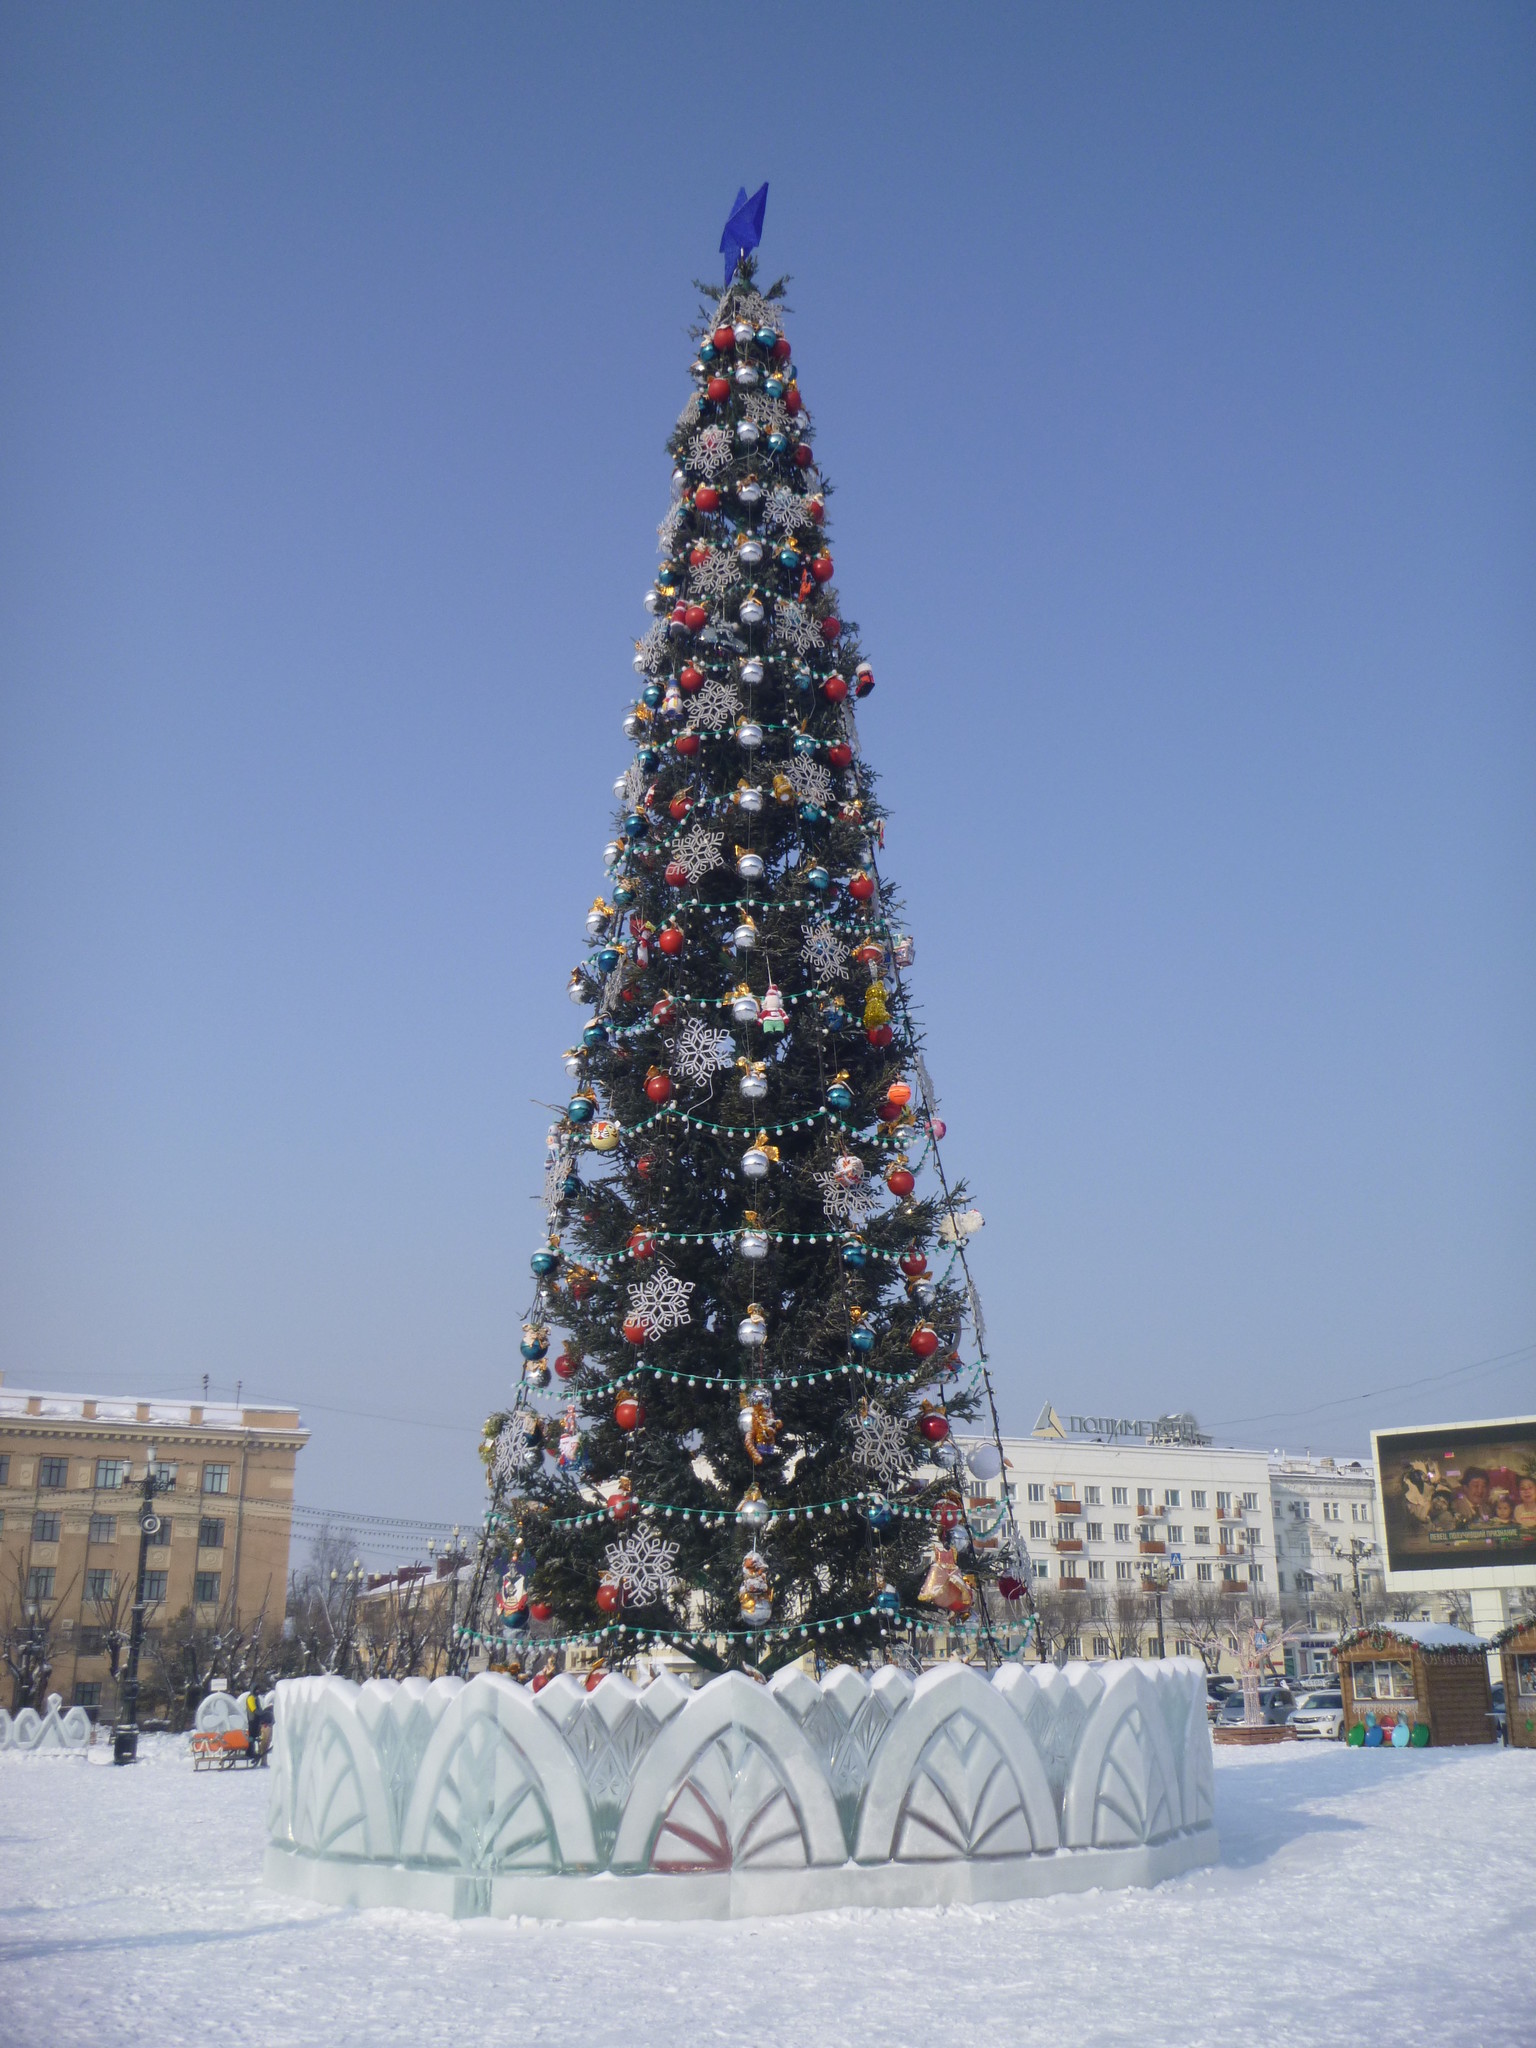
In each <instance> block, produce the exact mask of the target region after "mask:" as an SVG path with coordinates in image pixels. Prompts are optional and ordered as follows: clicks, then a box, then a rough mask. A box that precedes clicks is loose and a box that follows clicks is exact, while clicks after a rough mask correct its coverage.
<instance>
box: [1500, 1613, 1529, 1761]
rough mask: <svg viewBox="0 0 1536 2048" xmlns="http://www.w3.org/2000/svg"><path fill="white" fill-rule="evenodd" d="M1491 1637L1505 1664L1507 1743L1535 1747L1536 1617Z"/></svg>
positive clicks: (1517, 1747)
mask: <svg viewBox="0 0 1536 2048" xmlns="http://www.w3.org/2000/svg"><path fill="white" fill-rule="evenodd" d="M1493 1640H1494V1647H1495V1648H1496V1649H1497V1650H1498V1653H1499V1659H1500V1662H1501V1663H1502V1664H1503V1666H1504V1712H1505V1714H1506V1715H1507V1717H1508V1720H1509V1741H1510V1747H1511V1748H1512V1749H1536V1620H1533V1621H1517V1622H1515V1623H1513V1624H1512V1625H1511V1626H1510V1627H1509V1628H1506V1629H1504V1630H1502V1631H1501V1633H1500V1634H1498V1635H1496V1636H1495V1637H1494V1639H1493Z"/></svg>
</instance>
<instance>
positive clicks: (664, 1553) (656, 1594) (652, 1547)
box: [603, 1529, 678, 1607]
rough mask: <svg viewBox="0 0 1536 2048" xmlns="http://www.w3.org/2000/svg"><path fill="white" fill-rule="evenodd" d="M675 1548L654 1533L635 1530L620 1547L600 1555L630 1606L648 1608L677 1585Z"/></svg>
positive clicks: (675, 1545)
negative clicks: (674, 1566)
mask: <svg viewBox="0 0 1536 2048" xmlns="http://www.w3.org/2000/svg"><path fill="white" fill-rule="evenodd" d="M677 1552H678V1546H677V1544H675V1543H664V1542H663V1541H662V1540H661V1538H660V1537H659V1536H658V1535H657V1534H656V1531H655V1530H654V1529H636V1530H635V1531H634V1532H633V1534H631V1535H629V1536H626V1537H625V1538H624V1539H623V1541H622V1542H620V1543H610V1544H609V1545H608V1547H607V1549H606V1550H605V1551H604V1552H603V1566H604V1569H605V1570H606V1572H607V1574H608V1576H609V1577H610V1578H611V1579H613V1580H614V1581H615V1582H616V1583H617V1584H618V1585H620V1586H622V1587H623V1589H624V1597H625V1599H626V1600H628V1601H629V1602H630V1603H631V1604H632V1605H633V1606H636V1607H649V1606H651V1605H652V1604H653V1603H654V1602H655V1601H657V1600H660V1599H661V1598H662V1597H663V1596H664V1595H665V1594H666V1593H668V1592H669V1591H670V1590H671V1588H672V1586H673V1584H674V1583H675V1581H676V1577H677V1574H676V1573H675V1572H674V1571H673V1569H672V1567H673V1565H674V1563H675V1562H676V1560H677Z"/></svg>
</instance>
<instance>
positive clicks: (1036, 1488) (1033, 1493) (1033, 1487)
mask: <svg viewBox="0 0 1536 2048" xmlns="http://www.w3.org/2000/svg"><path fill="white" fill-rule="evenodd" d="M1029 1497H1030V1499H1031V1500H1032V1501H1043V1500H1044V1499H1045V1482H1044V1481H1043V1480H1036V1479H1032V1480H1031V1481H1030V1482H1029Z"/></svg>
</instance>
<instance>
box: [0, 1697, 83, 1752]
mask: <svg viewBox="0 0 1536 2048" xmlns="http://www.w3.org/2000/svg"><path fill="white" fill-rule="evenodd" d="M45 1704H46V1708H47V1711H46V1712H45V1713H41V1714H40V1713H39V1712H38V1711H37V1709H36V1708H35V1707H23V1708H22V1709H21V1711H20V1713H17V1714H8V1713H7V1712H6V1711H5V1709H4V1707H0V1749H24V1750H43V1751H46V1750H50V1749H69V1750H84V1749H89V1748H90V1746H91V1717H90V1715H89V1714H88V1713H87V1712H86V1711H85V1709H84V1707H71V1708H69V1710H68V1711H67V1712H64V1711H62V1709H63V1707H64V1701H63V1699H62V1697H61V1696H60V1695H59V1694H58V1693H56V1692H51V1693H49V1695H48V1698H47V1701H46V1703H45Z"/></svg>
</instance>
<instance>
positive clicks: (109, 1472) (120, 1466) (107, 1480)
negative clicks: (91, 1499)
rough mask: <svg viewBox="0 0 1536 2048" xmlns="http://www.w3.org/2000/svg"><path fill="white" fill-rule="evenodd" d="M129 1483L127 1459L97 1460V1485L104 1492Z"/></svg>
mask: <svg viewBox="0 0 1536 2048" xmlns="http://www.w3.org/2000/svg"><path fill="white" fill-rule="evenodd" d="M127 1483H128V1460H127V1459H126V1458H98V1459H97V1460H96V1485H97V1487H98V1489H101V1490H103V1491H105V1490H107V1489H111V1488H115V1487H119V1486H126V1485H127Z"/></svg>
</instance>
